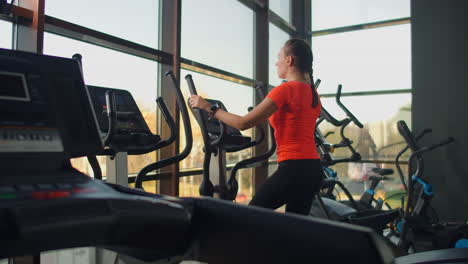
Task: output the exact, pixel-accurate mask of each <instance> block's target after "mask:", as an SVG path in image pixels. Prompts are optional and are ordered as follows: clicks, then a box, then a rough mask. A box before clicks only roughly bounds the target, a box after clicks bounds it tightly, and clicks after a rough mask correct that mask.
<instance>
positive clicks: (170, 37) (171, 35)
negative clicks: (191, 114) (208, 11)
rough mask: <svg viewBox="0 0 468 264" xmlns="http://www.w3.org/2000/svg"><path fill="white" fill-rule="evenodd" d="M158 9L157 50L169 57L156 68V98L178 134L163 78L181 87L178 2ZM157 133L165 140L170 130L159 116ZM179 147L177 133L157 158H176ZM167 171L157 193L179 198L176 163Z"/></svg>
mask: <svg viewBox="0 0 468 264" xmlns="http://www.w3.org/2000/svg"><path fill="white" fill-rule="evenodd" d="M160 4H161V7H160V8H159V10H160V16H159V17H160V20H161V23H160V29H159V41H160V47H159V48H160V49H161V51H163V52H166V53H168V54H172V56H171V60H170V63H168V64H161V65H160V67H159V83H160V85H159V91H158V95H159V96H161V97H163V98H164V102H165V103H166V105H167V107H168V109H169V111H170V112H171V114H172V115H173V117H174V120H175V122H176V129H177V130H178V131H180V128H181V125H180V117H179V109H178V107H177V101H176V94H175V91H174V90H173V89H172V88H171V87H172V85H173V84H172V83H171V81H170V80H169V79H168V78H167V77H166V76H165V73H166V72H167V71H168V70H172V72H173V73H174V75H175V77H176V80H178V83H177V85H178V86H180V79H181V78H180V49H181V13H182V12H181V8H182V6H181V5H182V1H181V0H161V1H160ZM157 123H158V124H159V125H158V128H159V134H160V135H161V136H162V137H163V138H167V137H168V136H169V134H170V129H169V127H168V126H167V124H166V122H162V118H161V115H158V122H157ZM179 145H180V133H178V136H177V139H176V141H175V143H174V144H171V145H170V146H167V147H165V148H163V149H161V150H159V156H158V159H165V158H168V157H171V156H175V155H176V154H177V153H179ZM166 169H167V170H168V171H169V174H170V176H169V177H168V178H163V179H161V180H160V184H159V186H158V187H159V190H156V191H158V192H159V193H161V194H167V195H172V196H178V195H179V177H178V173H179V164H178V163H177V164H173V165H171V166H169V167H167V168H166Z"/></svg>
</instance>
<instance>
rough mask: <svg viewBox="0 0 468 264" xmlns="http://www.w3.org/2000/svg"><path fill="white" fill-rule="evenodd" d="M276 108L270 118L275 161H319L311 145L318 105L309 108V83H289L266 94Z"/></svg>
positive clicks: (310, 94) (312, 144)
mask: <svg viewBox="0 0 468 264" xmlns="http://www.w3.org/2000/svg"><path fill="white" fill-rule="evenodd" d="M267 97H268V98H270V99H271V100H272V101H273V102H274V103H275V104H276V107H277V109H278V110H277V111H276V112H275V113H274V114H273V115H271V116H270V118H269V121H270V124H271V125H272V126H273V128H274V129H275V140H276V144H277V150H276V153H277V155H278V162H281V161H284V160H297V159H319V155H318V153H317V149H316V146H315V136H314V134H315V124H316V121H317V118H318V117H319V115H320V111H321V109H322V105H321V103H320V99H319V104H318V105H317V106H316V107H315V108H313V107H312V89H311V88H310V85H309V84H306V83H302V82H297V81H291V82H286V83H283V84H281V85H279V86H277V87H275V88H273V90H271V91H270V93H269V94H268V95H267Z"/></svg>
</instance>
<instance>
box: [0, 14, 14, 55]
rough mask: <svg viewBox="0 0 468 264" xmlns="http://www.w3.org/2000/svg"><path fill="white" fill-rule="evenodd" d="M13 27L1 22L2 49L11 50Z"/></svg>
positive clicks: (0, 43)
mask: <svg viewBox="0 0 468 264" xmlns="http://www.w3.org/2000/svg"><path fill="white" fill-rule="evenodd" d="M11 42H12V27H11V23H9V22H5V21H2V20H0V48H4V49H11Z"/></svg>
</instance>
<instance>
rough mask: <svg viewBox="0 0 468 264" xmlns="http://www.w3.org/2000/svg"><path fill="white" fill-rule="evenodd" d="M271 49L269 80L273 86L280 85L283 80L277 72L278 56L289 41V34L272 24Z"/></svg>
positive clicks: (270, 26)
mask: <svg viewBox="0 0 468 264" xmlns="http://www.w3.org/2000/svg"><path fill="white" fill-rule="evenodd" d="M269 31H270V34H269V39H268V42H269V49H268V75H269V76H268V79H269V82H270V84H271V85H273V86H277V85H280V84H281V82H282V80H281V79H280V78H278V74H277V72H276V62H277V61H278V54H279V52H280V49H281V48H282V47H283V45H284V43H285V42H286V41H287V40H288V39H289V34H288V33H286V32H284V31H283V30H281V29H279V28H278V27H277V26H275V25H273V24H272V23H270V25H269Z"/></svg>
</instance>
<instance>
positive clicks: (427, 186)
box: [412, 175, 434, 196]
mask: <svg viewBox="0 0 468 264" xmlns="http://www.w3.org/2000/svg"><path fill="white" fill-rule="evenodd" d="M412 179H413V181H417V182H419V184H421V185H422V186H423V189H424V193H425V194H426V195H428V196H431V195H433V194H434V192H433V191H432V184H429V183H427V182H425V181H423V180H422V179H420V178H418V177H416V176H415V175H413V177H412Z"/></svg>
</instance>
